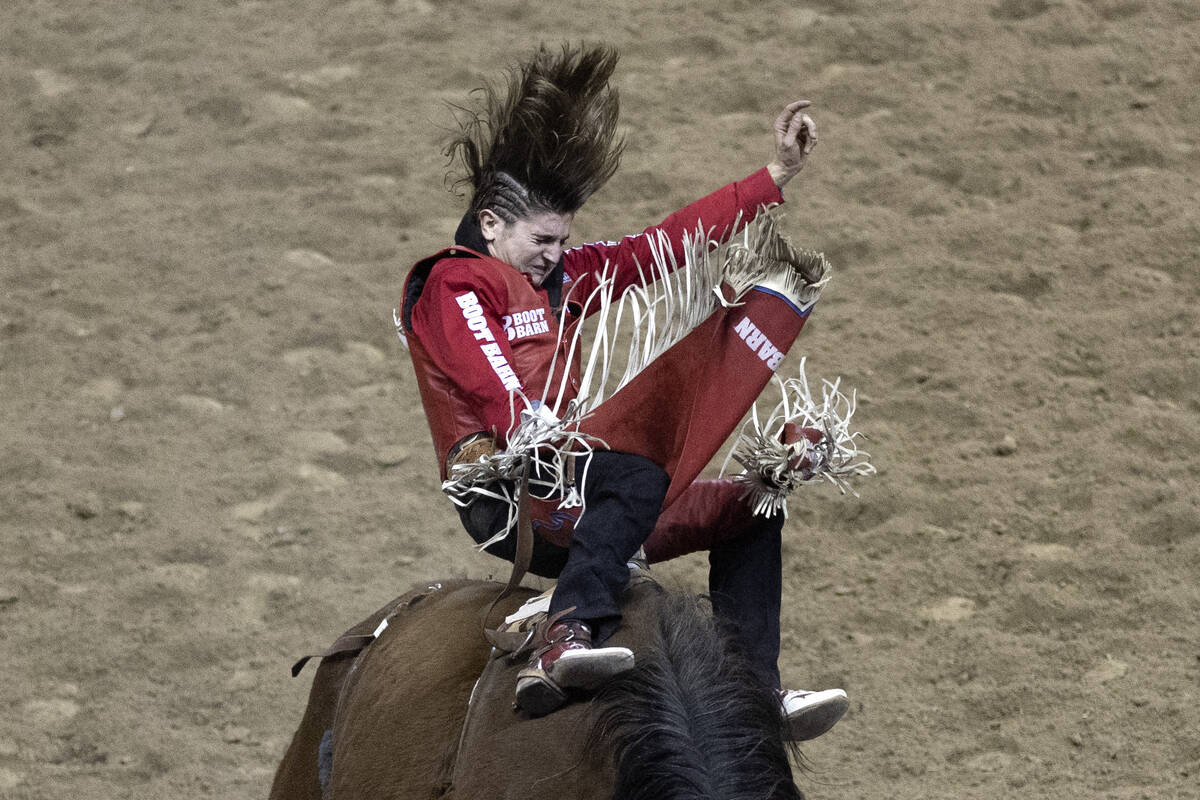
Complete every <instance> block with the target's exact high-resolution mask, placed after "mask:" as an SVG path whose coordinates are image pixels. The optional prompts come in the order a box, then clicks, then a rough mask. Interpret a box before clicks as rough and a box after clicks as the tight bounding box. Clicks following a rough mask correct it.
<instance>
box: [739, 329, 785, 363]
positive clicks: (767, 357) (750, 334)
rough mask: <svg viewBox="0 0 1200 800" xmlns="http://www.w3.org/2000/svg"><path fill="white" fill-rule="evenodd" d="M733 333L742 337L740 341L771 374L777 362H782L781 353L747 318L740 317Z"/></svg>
mask: <svg viewBox="0 0 1200 800" xmlns="http://www.w3.org/2000/svg"><path fill="white" fill-rule="evenodd" d="M733 331H734V333H736V334H737V335H738V336H740V337H742V341H744V342H745V343H746V346H747V347H749V348H750V349H751V350H753V351H754V352H755V354H757V355H758V357H759V358H761V359H762V360H763V361H765V362H766V364H767V367H768V368H770V369H771V371H772V372H773V371H775V369H776V368H778V367H779V362H780V361H783V353H782V352H780V350H779V348H778V347H776V346H775V345H774V344H773V343H772V342H771V340H770V339H768V338H767V335H766V334H765V333H763V332H762V331H760V330H759V329H758V326H757V325H755V324H754V323H753V322H751V321H750V318H749V317H742V318H741V320H740V321H739V322H738V324H737V325H736V326H735V327H734V329H733Z"/></svg>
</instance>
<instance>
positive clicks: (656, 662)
mask: <svg viewBox="0 0 1200 800" xmlns="http://www.w3.org/2000/svg"><path fill="white" fill-rule="evenodd" d="M661 596H662V598H663V599H662V607H661V609H660V610H659V617H658V627H659V631H658V635H659V637H660V639H661V644H660V647H650V648H646V649H645V650H643V651H639V652H638V657H637V658H638V660H637V668H636V669H635V670H634V671H633V672H631V673H629V674H628V675H626V676H623V677H622V678H619V679H617V680H615V681H613V682H612V683H610V684H609V685H608V686H606V687H605V688H604V689H602V690H601V692H600V693H599V694H598V695H597V697H596V700H595V708H596V709H597V712H596V713H597V716H596V721H595V724H594V726H593V728H592V731H591V734H590V738H589V742H590V743H591V744H593V745H598V744H600V742H605V743H607V744H609V745H610V746H612V747H613V751H614V758H615V766H616V772H617V780H616V786H615V790H614V793H613V797H614V800H651V798H653V799H654V800H664V799H666V798H670V800H715V799H716V798H721V800H803V795H802V794H801V792H800V790H799V789H797V788H796V785H795V783H794V782H793V779H792V771H791V765H790V763H789V761H788V757H789V755H794V756H795V757H797V758H799V752H798V751H797V750H796V749H795V746H794V744H790V743H785V740H784V725H785V723H784V720H783V715H782V714H781V713H780V707H779V699H778V696H777V695H776V693H775V691H774V688H773V687H770V686H767V685H766V684H765V683H764V682H762V681H761V680H760V679H758V678H757V677H756V676H755V675H754V674H753V672H752V671H751V670H750V668H749V667H748V665H747V662H746V659H745V658H744V657H743V656H742V654H741V653H740V652H739V650H738V648H737V647H736V646H735V645H734V644H733V641H732V640H731V637H730V636H729V635H728V634H727V633H726V632H724V631H723V630H722V623H721V622H720V621H719V620H717V619H716V618H714V616H713V615H712V614H711V613H709V612H708V610H707V608H705V607H704V605H703V601H702V600H701V599H699V598H692V597H688V596H686V595H679V594H675V593H665V592H664V593H663V594H662V595H661ZM593 749H594V748H593V747H589V750H593Z"/></svg>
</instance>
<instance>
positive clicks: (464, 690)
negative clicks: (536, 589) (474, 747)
mask: <svg viewBox="0 0 1200 800" xmlns="http://www.w3.org/2000/svg"><path fill="white" fill-rule="evenodd" d="M423 587H424V588H425V590H426V591H424V592H422V591H421V590H422V588H423ZM499 591H500V585H499V584H496V583H492V582H482V581H468V580H454V581H442V582H440V583H433V584H429V585H428V586H426V585H425V584H421V585H420V586H418V587H417V588H416V589H415V590H414V592H416V593H417V594H419V595H420V596H419V599H418V600H417V601H416V602H412V603H411V605H409V606H407V607H405V608H404V609H403V610H401V611H398V612H397V611H395V610H394V609H395V607H396V605H397V601H393V602H392V603H389V604H388V605H387V606H385V607H384V608H382V609H380V610H379V611H377V612H376V613H375V614H372V615H371V616H370V617H368V618H367V619H365V620H363V621H362V622H360V623H359V624H357V625H355V626H354V627H353V628H351V629H350V631H348V632H347V633H348V634H369V633H371V632H372V631H373V630H375V628H376V627H377V626H378V625H379V622H380V621H381V620H382V619H384V618H385V617H387V618H388V622H389V624H388V627H387V629H386V631H384V632H383V633H382V634H381V635H380V637H379V638H378V639H377V640H376V641H375V642H374V643H372V644H371V645H370V646H369V647H367V648H366V649H365V650H363V651H362V652H361V653H360V654H358V655H357V656H334V657H329V658H325V659H323V660H322V662H321V664H320V667H319V668H318V669H317V674H316V677H315V678H314V679H313V686H312V690H311V692H310V694H309V701H308V708H307V709H306V711H305V715H304V719H303V721H302V722H301V724H300V727H299V729H298V730H297V731H296V734H295V736H294V737H293V740H292V743H291V746H290V747H289V748H288V752H287V754H286V755H285V756H284V759H283V761H282V762H281V764H280V767H279V770H278V771H277V773H276V776H275V783H274V786H273V787H272V790H271V798H272V800H284V798H287V800H292V799H293V798H304V799H305V800H320V798H321V797H322V789H321V784H320V779H319V770H318V764H319V760H320V756H319V749H320V743H321V740H322V738H323V737H325V736H326V735H327V734H326V732H327V731H332V734H330V735H331V737H332V742H331V744H332V748H331V750H330V755H331V761H330V764H331V766H332V771H331V790H332V794H333V796H334V797H337V798H338V800H351V799H352V798H359V797H362V798H365V797H370V798H389V797H396V798H422V797H432V796H436V795H437V794H438V793H439V792H440V791H441V786H442V784H443V783H444V782H445V775H444V773H445V770H446V767H447V766H448V762H447V759H448V758H452V757H453V754H454V748H455V746H456V744H457V740H458V735H459V730H460V729H461V727H462V722H463V719H464V718H465V716H466V712H467V704H468V700H469V698H470V695H471V689H472V687H473V686H474V683H475V680H476V679H477V678H478V677H479V675H480V673H481V672H482V670H483V668H484V666H485V665H486V664H487V661H488V654H489V652H490V646H489V645H488V643H487V642H486V640H485V639H484V638H483V635H482V617H481V612H482V611H483V610H484V609H486V608H487V606H488V604H489V603H491V601H492V599H493V598H495V597H496V596H497V594H498V593H499ZM412 594H413V593H409V595H405V597H408V596H410V595H412ZM530 594H531V592H529V591H527V590H521V591H519V592H518V593H516V594H515V595H514V596H512V597H509V598H506V599H505V600H504V601H503V602H502V603H501V604H499V605H498V606H497V609H496V611H495V613H494V614H493V620H494V619H495V618H497V617H500V616H502V615H503V614H505V613H508V612H510V611H511V610H512V609H513V608H515V607H516V606H517V605H519V604H520V603H521V602H523V601H524V600H525V599H526V598H527V597H528V596H529V595H530ZM347 720H352V724H345V723H346V721H347Z"/></svg>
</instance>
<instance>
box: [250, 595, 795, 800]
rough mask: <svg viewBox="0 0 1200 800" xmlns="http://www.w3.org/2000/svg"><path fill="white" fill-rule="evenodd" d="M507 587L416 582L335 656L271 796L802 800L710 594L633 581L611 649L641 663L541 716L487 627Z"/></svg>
mask: <svg viewBox="0 0 1200 800" xmlns="http://www.w3.org/2000/svg"><path fill="white" fill-rule="evenodd" d="M501 588H502V587H501V585H500V584H498V583H493V582H486V581H472V580H454V581H442V582H440V583H436V584H430V585H429V586H428V587H425V588H423V589H422V588H420V587H418V588H417V589H415V590H414V592H411V593H409V594H408V595H406V596H404V597H403V598H399V599H397V600H396V601H393V602H392V603H390V604H388V605H387V606H385V607H384V608H382V609H380V610H379V611H377V612H376V613H375V614H373V615H372V616H371V617H369V618H368V619H366V620H364V621H363V622H361V623H359V624H358V625H356V626H354V627H353V628H351V629H350V631H348V632H347V636H350V637H353V636H361V635H365V634H370V633H371V632H372V631H374V630H375V629H376V628H377V626H378V625H379V623H380V621H381V620H383V619H385V618H386V619H388V621H389V625H388V626H387V627H386V629H385V630H384V631H383V632H382V633H380V635H379V636H378V638H376V639H375V640H374V641H372V642H371V644H370V645H369V646H367V647H365V648H364V649H362V650H361V652H358V653H340V654H335V655H328V656H326V657H325V658H324V659H323V660H322V662H321V665H320V667H319V668H318V670H317V674H316V677H315V678H314V680H313V685H312V689H311V691H310V695H309V700H308V707H307V709H306V711H305V713H304V717H303V720H302V721H301V723H300V726H299V728H298V729H297V731H296V733H295V735H294V737H293V739H292V742H291V745H290V746H289V748H288V750H287V752H286V754H285V755H284V757H283V760H282V761H281V763H280V765H279V768H278V770H277V772H276V775H275V780H274V783H273V785H272V788H271V794H270V797H271V800H331V799H333V800H365V799H366V798H371V799H372V800H384V799H385V798H405V800H413V799H417V798H419V799H420V800H425V799H426V798H429V799H432V798H443V800H450V799H453V800H476V799H477V798H479V799H482V798H489V800H491V799H492V798H512V799H513V800H516V798H520V800H541V799H542V798H545V800H562V798H564V797H572V798H586V799H587V800H601V799H603V800H609V799H610V798H615V799H619V800H650V798H654V799H655V800H684V798H687V800H710V799H711V800H716V798H721V800H750V799H751V798H754V799H755V800H803V794H802V793H801V791H800V790H799V788H797V786H796V784H795V782H794V779H793V775H792V763H793V761H795V762H796V763H802V762H800V760H799V759H800V754H799V752H798V751H797V750H796V749H795V745H794V744H792V743H790V742H787V741H786V735H785V723H784V720H783V716H782V714H781V713H780V707H779V701H778V698H777V696H776V695H775V693H774V691H773V689H772V687H769V686H767V685H766V684H765V683H763V682H761V681H760V680H758V679H757V678H756V677H754V674H753V672H752V671H751V670H750V669H749V668H748V666H747V664H746V662H745V660H744V659H743V657H742V656H741V655H740V654H739V652H738V650H737V647H736V645H735V644H734V639H733V637H731V636H730V635H729V633H728V632H727V631H726V630H725V629H724V627H723V626H724V623H723V622H722V621H721V620H719V619H717V618H715V617H714V616H713V615H712V613H711V611H710V610H709V608H708V606H707V604H706V603H705V602H704V600H703V599H702V598H699V597H695V596H689V595H685V594H682V593H678V592H672V591H668V590H666V589H664V588H662V587H661V586H660V585H659V584H658V583H656V582H654V581H653V580H650V579H647V578H639V579H636V580H633V581H631V584H630V587H629V588H628V590H627V591H626V593H625V596H624V598H623V601H624V606H623V608H624V611H623V615H624V616H623V621H622V626H621V628H620V630H619V631H618V632H617V633H616V634H614V635H613V636H612V637H611V638H610V639H609V640H608V641H607V642H606V644H612V645H620V646H625V647H629V648H630V649H632V650H633V651H634V653H635V654H636V659H637V663H636V668H635V669H634V670H633V671H632V672H630V673H626V674H625V675H623V676H621V677H619V678H617V679H614V680H613V681H611V682H610V683H609V684H608V685H606V686H605V687H603V688H601V689H600V690H599V691H598V692H596V693H594V695H592V696H591V697H587V696H583V697H579V698H575V699H576V700H578V702H571V703H570V704H568V705H567V706H565V707H564V708H562V709H559V710H558V711H555V712H554V713H552V714H549V715H546V716H543V717H530V716H529V715H527V714H525V713H524V712H522V711H520V710H519V709H517V708H515V707H514V704H513V689H514V686H515V684H516V673H517V671H518V670H519V669H520V667H521V666H523V664H524V661H525V659H524V658H520V659H513V658H510V657H508V656H507V655H504V654H500V653H498V652H497V651H494V650H493V649H492V648H491V646H490V645H489V644H488V643H487V641H486V640H485V639H484V637H483V635H482V632H481V619H482V618H483V616H484V615H486V614H487V613H488V608H489V605H490V604H491V603H492V602H493V601H494V600H495V598H496V597H497V595H498V594H499V593H500V590H501ZM533 594H534V593H533V592H532V590H527V589H524V588H521V589H518V590H517V591H516V592H514V593H513V594H512V595H510V596H508V597H505V598H503V599H502V600H501V601H500V602H499V603H497V604H496V605H495V608H494V610H493V613H495V614H496V615H497V616H498V615H499V614H508V613H511V612H512V611H513V610H515V609H516V608H517V607H518V606H520V605H521V603H522V602H524V601H525V600H526V599H528V598H529V597H531V596H532V595H533ZM414 598H415V599H414ZM339 641H342V640H339Z"/></svg>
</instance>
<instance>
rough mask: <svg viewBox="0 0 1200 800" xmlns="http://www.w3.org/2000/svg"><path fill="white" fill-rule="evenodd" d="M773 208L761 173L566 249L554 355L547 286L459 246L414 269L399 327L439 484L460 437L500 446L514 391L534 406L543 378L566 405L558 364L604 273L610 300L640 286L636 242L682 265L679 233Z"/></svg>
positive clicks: (773, 189)
mask: <svg viewBox="0 0 1200 800" xmlns="http://www.w3.org/2000/svg"><path fill="white" fill-rule="evenodd" d="M782 201H783V198H782V196H781V194H780V192H779V188H778V187H777V186H776V185H775V183H774V181H772V180H771V177H770V174H769V173H768V172H767V170H766V169H761V170H759V171H758V172H755V173H754V174H753V175H751V176H749V177H748V178H746V179H744V180H741V181H737V182H735V183H731V184H729V185H727V186H725V187H723V188H721V189H718V190H717V191H715V192H713V193H712V194H710V195H708V196H707V197H703V198H701V199H700V200H697V201H696V202H694V203H692V204H690V205H688V206H686V207H684V208H682V209H680V210H679V211H676V212H675V213H674V214H671V215H670V216H669V217H667V218H666V219H665V220H663V222H662V223H661V224H659V225H655V226H652V227H650V228H647V229H646V230H645V231H643V233H642V234H641V235H637V236H626V237H625V238H624V239H622V240H621V241H620V242H606V243H593V244H585V245H581V246H579V247H575V248H572V249H570V250H567V251H565V252H564V253H563V295H564V297H566V298H567V299H568V300H569V303H567V304H566V305H567V308H566V310H565V312H564V319H563V323H564V324H565V325H566V326H567V330H566V331H565V332H564V335H563V337H562V344H561V345H558V346H557V347H556V342H557V340H558V338H559V337H558V328H559V323H558V319H557V317H556V316H555V313H554V312H555V309H554V308H552V307H551V304H550V297H549V294H548V292H547V288H545V287H543V288H540V289H539V288H534V286H533V284H532V283H531V282H530V280H529V278H528V276H526V275H524V274H523V273H521V272H519V271H518V270H517V269H516V268H515V267H512V266H510V265H509V264H506V263H504V262H503V261H500V260H498V259H495V258H492V257H491V256H489V255H485V254H481V253H478V252H475V251H473V250H469V249H467V248H464V247H452V248H449V249H447V250H443V251H441V252H440V253H437V254H435V255H433V256H430V257H429V258H426V259H423V260H422V261H419V262H417V264H416V265H415V266H414V267H413V268H412V270H411V271H410V273H409V276H408V279H407V280H406V282H405V289H404V298H405V301H404V306H403V308H404V312H403V315H402V321H401V325H402V328H403V331H404V333H405V334H406V337H407V340H408V346H409V352H410V354H411V355H412V359H413V368H414V370H415V372H416V377H417V385H418V386H419V387H420V391H421V402H422V403H423V404H424V406H425V415H426V417H427V418H428V420H429V428H430V431H431V433H432V434H433V443H434V449H435V450H436V452H437V458H438V464H439V466H440V469H441V470H442V477H443V478H445V464H446V456H447V454H448V453H449V451H450V448H451V447H452V446H453V445H454V444H455V443H456V442H458V441H460V440H461V439H463V438H464V437H466V436H469V435H471V434H473V433H477V432H480V431H487V432H490V433H492V434H493V435H495V437H496V439H497V441H498V442H499V443H500V444H501V446H503V444H504V437H505V434H506V432H507V431H508V428H509V424H510V420H511V408H512V404H511V401H510V394H509V393H510V391H514V390H517V389H520V390H521V391H522V392H523V393H524V394H525V396H526V397H527V398H529V399H530V400H541V399H542V395H543V390H544V389H545V388H546V384H547V381H548V380H549V382H550V383H551V386H550V389H549V391H548V392H547V393H546V402H547V404H549V405H551V406H553V405H554V404H555V402H556V400H559V399H561V400H562V402H564V403H565V402H566V401H568V400H570V399H571V398H573V397H575V395H576V392H577V391H578V379H579V363H578V357H576V359H575V363H573V364H569V365H568V364H567V352H566V351H567V345H568V343H569V341H570V334H571V331H572V328H573V327H574V326H575V325H576V324H577V323H578V322H579V320H580V318H581V316H580V314H581V310H582V306H583V305H584V303H585V301H586V300H587V298H588V296H589V294H590V293H591V292H592V290H594V289H595V288H596V286H597V285H598V283H599V278H600V276H601V274H602V273H603V271H604V269H605V266H606V265H608V269H609V271H610V274H613V275H615V280H616V295H617V296H619V295H620V294H622V293H623V292H624V291H625V290H627V289H628V288H629V287H630V286H633V285H635V284H640V283H641V277H642V276H641V272H640V270H639V268H638V264H642V265H649V264H651V263H652V262H653V257H652V255H651V252H650V246H649V242H648V238H647V236H646V235H645V234H652V233H654V232H655V231H658V230H662V231H665V232H666V233H667V235H668V236H669V238H670V241H671V244H672V248H673V250H674V251H675V256H676V258H677V259H679V260H680V261H682V258H683V254H682V240H683V235H684V234H685V233H694V232H695V230H696V228H697V226H698V225H703V227H704V229H705V230H706V231H707V232H708V235H709V237H710V238H712V239H717V240H723V239H725V238H726V237H728V236H729V235H730V234H731V233H733V231H732V226H733V223H734V221H735V220H736V219H737V217H738V215H739V214H741V215H742V221H743V222H746V221H749V220H750V219H752V218H753V217H754V216H755V214H757V213H758V211H759V209H760V208H761V207H763V206H766V205H773V204H776V203H780V202H782ZM594 310H596V309H595V308H594V307H593V308H589V309H588V312H589V313H590V312H591V311H594ZM552 367H553V369H552ZM564 375H565V376H566V380H565V382H564ZM516 402H517V403H518V404H520V403H521V401H520V400H519V399H518V400H517V401H516ZM520 407H521V406H520V405H518V408H520Z"/></svg>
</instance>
